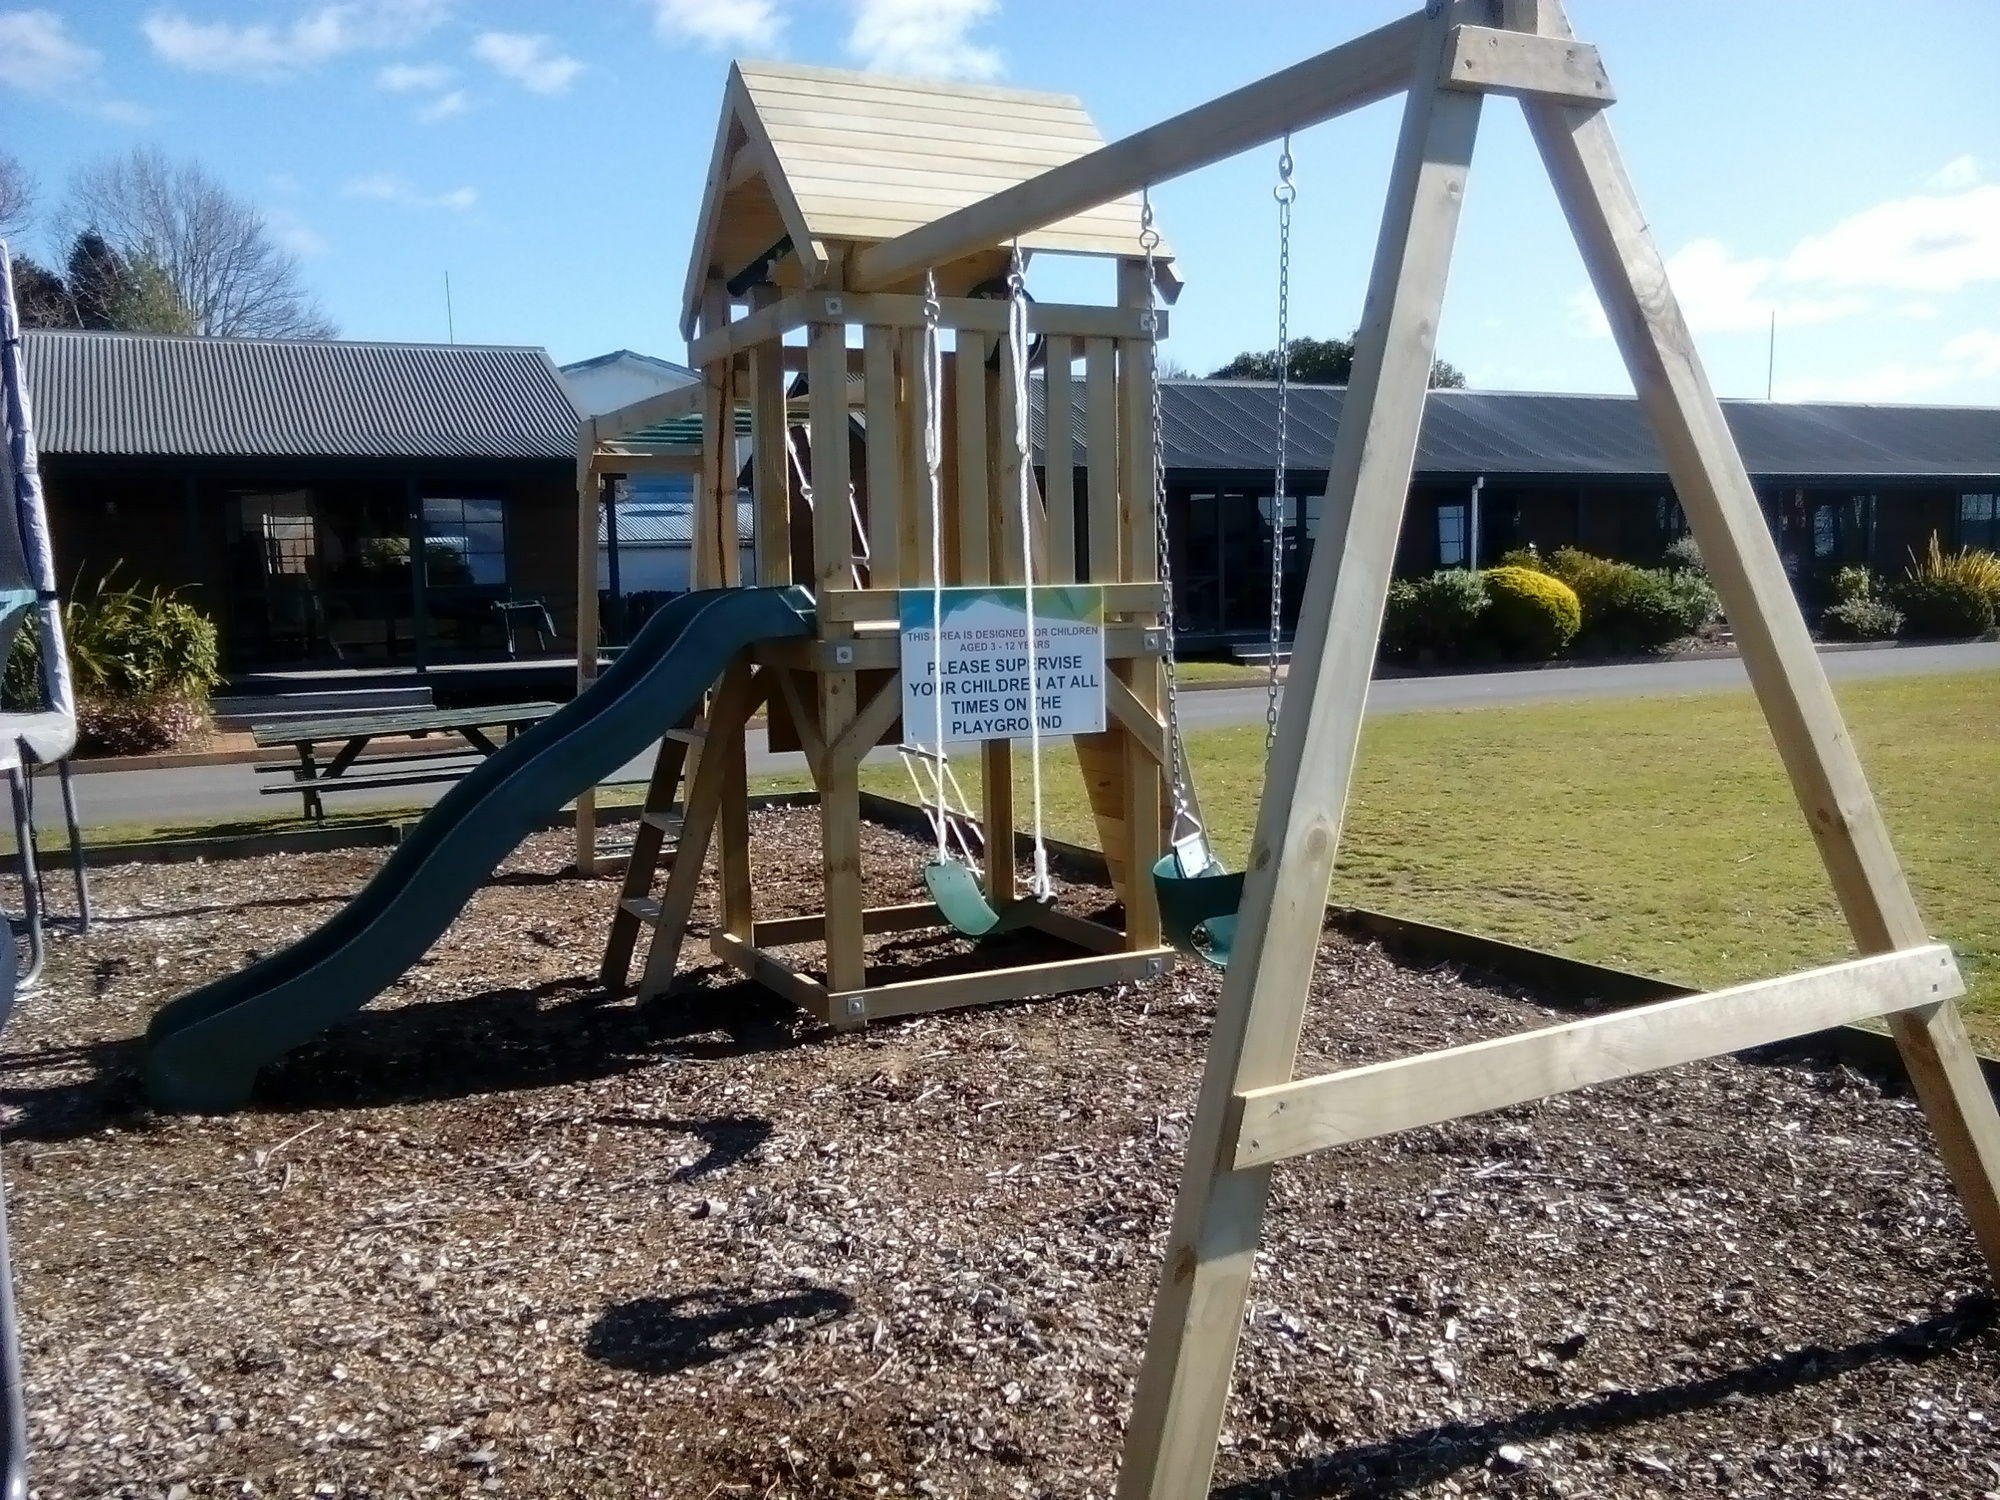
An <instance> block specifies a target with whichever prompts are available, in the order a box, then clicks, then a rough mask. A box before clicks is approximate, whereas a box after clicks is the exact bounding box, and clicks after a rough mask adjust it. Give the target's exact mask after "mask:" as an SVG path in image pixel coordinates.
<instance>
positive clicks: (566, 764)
mask: <svg viewBox="0 0 2000 1500" xmlns="http://www.w3.org/2000/svg"><path fill="white" fill-rule="evenodd" d="M812 623H813V616H812V597H811V595H810V594H808V593H806V592H805V591H804V590H802V589H713V590H707V591H703V592H698V593H692V594H684V595H682V596H681V597H680V598H678V599H676V600H674V601H673V602H672V603H670V604H669V605H667V607H666V608H665V609H663V610H661V611H660V613H659V614H657V615H656V616H654V617H653V619H652V621H651V622H650V623H648V624H647V626H646V628H645V629H644V630H642V631H641V632H640V633H639V635H638V637H637V638H636V639H634V640H633V642H632V644H631V645H630V646H628V647H627V648H626V649H625V650H624V651H623V652H622V653H620V655H619V657H618V659H617V660H616V661H615V662H613V663H612V664H611V665H610V666H609V667H607V668H606V669H605V672H604V675H603V676H602V677H600V678H598V679H597V681H596V682H594V683H593V684H591V686H590V687H589V688H588V689H587V690H586V691H585V692H583V693H581V694H579V695H578V696H577V697H576V698H575V699H574V700H572V701H571V702H570V703H568V704H566V705H564V707H563V708H562V709H560V710H559V711H558V712H556V713H554V714H551V715H550V716H549V717H548V718H547V719H545V720H543V721H542V722H541V723H540V724H538V725H536V726H535V727H534V728H533V729H531V730H529V731H528V732H527V733H526V734H523V735H522V736H520V738H518V739H516V740H514V741H512V742H511V743H509V744H506V745H503V746H501V747H500V750H499V752H498V753H497V754H495V755H493V756H491V757H489V758H488V759H487V760H485V761H483V762H482V763H481V764H480V765H479V766H478V767H477V768H475V769H474V770H473V771H472V773H471V774H470V775H468V776H467V777H466V778H465V779H464V780H463V781H461V782H459V783H458V784H457V785H456V786H454V787H453V788H452V789H451V790H450V791H449V792H447V793H446V794H445V795H444V796H443V797H442V798H441V799H439V801H438V804H437V806H435V807H434V808H432V809H431V811H430V812H429V814H428V815H426V816H425V818H424V819H423V821H422V822H420V823H418V824H417V826H416V827H415V829H413V830H412V831H411V834H410V836H409V837H408V838H407V839H405V840H404V841H403V843H402V844H400V845H399V846H398V847H397V849H396V851H395V852H394V853H393V854H391V855H390V856H389V858H388V860H387V861H386V862H385V863H384V864H383V866H382V868H381V870H380V871H379V872H377V874H376V876H375V878H374V879H373V880H371V881H369V882H368V884H367V885H366V886H364V887H363V888H362V889H361V891H360V893H359V894H357V895H356V896H355V898H354V899H353V900H352V901H350V902H349V903H348V904H347V905H346V906H344V907H342V908H341V909H340V911H338V912H336V913H335V914H334V915H333V916H332V917H330V918H329V919H328V920H327V922H326V924H325V925H324V926H322V927H321V928H319V930H318V931H316V932H314V933H311V934H310V935H309V936H307V937H305V938H302V939H300V940H299V941H298V942H296V943H294V944H293V945H292V946H291V947H289V948H286V949H284V950H282V951H280V952H277V953H272V954H269V955H267V956H266V957H264V958H260V959H258V960H257V961H256V962H255V963H253V964H251V965H250V966H249V967H248V968H245V969H242V970H239V971H238V972H237V973H234V974H230V975H226V976H225V977H223V978H221V979H218V980H216V981H214V982H213V983H211V984H206V985H203V986H202V987H201V988H200V989H198V990H194V991H191V992H190V993H188V994H185V995H182V996H181V997H180V998H179V999H177V1000H174V1001H172V1002H170V1003H169V1004H167V1005H166V1006H164V1007H162V1008H161V1010H160V1012H159V1013H158V1014H157V1015H155V1016H154V1017H153V1021H152V1024H151V1025H150V1026H148V1027H147V1028H146V1092H147V1094H148V1095H149V1096H150V1097H151V1099H152V1101H153V1103H154V1104H155V1105H156V1106H158V1107H159V1108H162V1109H177V1110H195V1111H202V1112H216V1111H220V1110H227V1109H233V1108H235V1107H236V1106H238V1105H240V1104H242V1103H243V1102H244V1100H245V1099H246V1098H248V1097H249V1093H250V1087H251V1085H252V1083H253V1082H255V1080H256V1076H257V1070H258V1069H259V1068H260V1067H262V1066H263V1065H264V1064H265V1063H267V1062H269V1061H270V1060H271V1059H272V1058H275V1057H278V1056H280V1055H281V1054H283V1053H285V1052H289V1051H290V1050H291V1049H292V1048H294V1047H296V1046H298V1045H299V1044H300V1043H302V1042H304V1041H306V1040H307V1039H308V1038H310V1037H312V1036H314V1035H316V1034H317V1033H319V1032H321V1031H323V1030H325V1029H326V1028H327V1027H328V1026H330V1025H332V1024H333V1023H334V1022H336V1021H339V1020H341V1019H343V1018H344V1017H347V1016H350V1015H352V1014H354V1012H356V1011H358V1010H359V1009H361V1007H362V1006H364V1005H366V1004H367V1003H368V1002H369V1001H370V1000H372V999H374V998H375V996H377V995H379V994H380V993H381V992H382V991H383V990H384V989H385V988H387V987H388V986H389V984H390V983H391V982H393V981H394V980H395V978H396V977H397V976H398V975H399V974H401V973H402V972H403V971H404V970H405V969H407V968H408V967H409V966H410V965H411V964H413V963H415V962H416V961H417V960H418V959H419V958H421V957H423V955H424V953H425V951H426V950H427V949H428V948H429V947H430V946H431V944H432V943H434V942H436V941H437V940H438V938H439V936H440V935H442V934H443V932H444V930H445V928H447V927H448V926H450V925H451V922H452V919H453V918H455V917H456V916H457V915H458V913H459V911H460V909H461V908H463V907H464V905H465V903H466V902H467V901H468V900H470V899H471V897H472V894H473V892H475V891H476V890H478V888H479V886H480V885H481V884H482V883H483V882H484V881H485V880H486V878H487V877H488V876H489V875H491V874H492V873H493V871H494V869H495V868H496V867H497V866H498V865H499V864H500V862H501V861H502V860H503V859H505V858H506V857H507V856H508V855H509V854H510V853H512V852H513V850H514V849H515V848H516V847H517V846H518V845H519V844H520V843H521V841H522V840H523V839H525V838H527V837H528V835H529V834H531V833H533V832H535V831H536V830H537V829H538V828H540V827H541V826H542V824H543V823H544V821H546V820H547V818H548V817H549V816H550V814H552V813H554V812H555V811H557V810H558V809H559V808H561V807H562V806H563V805H564V804H565V803H567V802H569V801H570V800H571V799H573V798H575V797H577V796H580V795H581V794H582V793H584V792H586V791H588V790H589V789H590V788H592V787H594V786H596V785H597V784H598V783H599V782H601V781H602V780H604V778H605V777H607V776H609V775H610V774H611V773H612V772H613V771H615V770H617V769H618V768H619V767H620V766H622V765H624V764H625V763H626V762H627V761H628V760H630V759H632V758H633V757H634V756H635V755H639V754H642V753H643V752H644V751H645V749H646V747H647V746H648V745H650V744H651V743H652V742H653V741H655V740H657V739H658V738H659V737H660V734H661V732H662V731H663V730H665V729H666V728H667V727H668V726H670V725H672V724H676V723H678V722H680V720H681V719H682V718H683V717H684V716H685V715H687V714H688V713H689V712H691V711H692V710H693V709H695V708H696V707H697V706H698V705H699V703H700V700H701V696H702V694H703V693H704V692H705V691H707V689H708V687H709V686H710V684H712V683H713V682H714V681H715V680H716V679H717V678H718V677H720V676H721V675H722V671H723V668H724V667H726V666H727V665H728V664H729V662H730V661H731V659H732V658H734V657H735V656H736V655H737V654H738V653H739V652H741V651H743V650H744V649H745V648H746V647H748V646H750V645H751V644H753V643H754V642H757V641H762V640H772V639H777V638H782V637H798V636H804V635H807V634H809V633H810V632H811V629H812Z"/></svg>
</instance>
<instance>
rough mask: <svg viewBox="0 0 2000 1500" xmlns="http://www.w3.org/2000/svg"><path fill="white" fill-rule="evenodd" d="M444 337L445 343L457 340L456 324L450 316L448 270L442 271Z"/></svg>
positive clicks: (449, 278) (449, 276)
mask: <svg viewBox="0 0 2000 1500" xmlns="http://www.w3.org/2000/svg"><path fill="white" fill-rule="evenodd" d="M444 337H445V342H446V343H450V344H455V343H457V342H458V325H457V324H456V323H454V322H453V321H452V316H451V272H449V271H447V272H445V273H444Z"/></svg>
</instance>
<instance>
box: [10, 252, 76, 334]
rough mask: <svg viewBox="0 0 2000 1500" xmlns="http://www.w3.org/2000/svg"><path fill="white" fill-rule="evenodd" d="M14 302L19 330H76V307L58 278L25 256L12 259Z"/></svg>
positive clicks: (67, 290)
mask: <svg viewBox="0 0 2000 1500" xmlns="http://www.w3.org/2000/svg"><path fill="white" fill-rule="evenodd" d="M14 303H15V305H16V307H18V308H19V310H20V313H21V326H22V327H23V328H74V327H76V304H75V303H74V302H72V301H70V299H69V288H68V287H66V286H64V285H63V279H62V277H60V276H58V275H56V273H55V272H53V271H51V270H49V269H47V268H46V267H44V266H39V265H36V264H35V262H33V261H32V260H29V259H28V257H27V256H25V255H17V256H15V257H14Z"/></svg>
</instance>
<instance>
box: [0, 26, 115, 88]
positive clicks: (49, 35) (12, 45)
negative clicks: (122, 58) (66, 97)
mask: <svg viewBox="0 0 2000 1500" xmlns="http://www.w3.org/2000/svg"><path fill="white" fill-rule="evenodd" d="M103 61H104V55H103V54H102V53H100V52H98V51H97V49H96V48H94V47H86V46H85V45H84V44H83V43H82V42H79V41H76V40H74V39H73V38H72V37H71V36H70V35H69V34H68V32H66V31H64V30H63V21H62V17H61V16H59V15H57V14H56V13H55V12H54V11H52V10H10V11H0V83H4V84H6V85H7V87H9V88H15V89H19V90H20V91H21V92H22V93H24V94H49V95H53V94H59V93H61V92H62V91H63V90H65V89H72V88H75V87H76V86H77V85H79V84H82V83H87V82H90V81H91V80H93V79H94V78H95V77H96V76H97V65H98V64H99V63H101V62H103Z"/></svg>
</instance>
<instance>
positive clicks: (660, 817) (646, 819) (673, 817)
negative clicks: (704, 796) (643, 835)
mask: <svg viewBox="0 0 2000 1500" xmlns="http://www.w3.org/2000/svg"><path fill="white" fill-rule="evenodd" d="M639 821H640V822H641V823H644V824H645V825H646V826H647V827H648V828H657V829H659V830H660V832H662V833H665V834H677V833H679V832H680V831H681V815H680V814H679V813H677V812H651V811H648V812H642V813H640V814H639Z"/></svg>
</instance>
